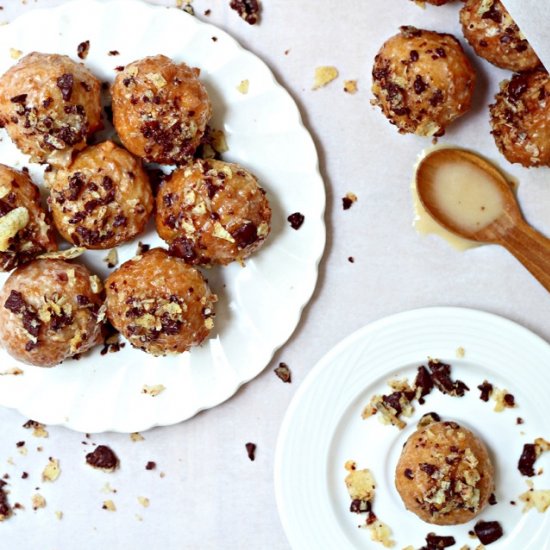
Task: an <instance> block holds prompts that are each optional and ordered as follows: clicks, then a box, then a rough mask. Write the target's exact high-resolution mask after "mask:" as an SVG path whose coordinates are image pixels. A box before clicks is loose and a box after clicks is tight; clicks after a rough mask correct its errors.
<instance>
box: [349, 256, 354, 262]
mask: <svg viewBox="0 0 550 550" xmlns="http://www.w3.org/2000/svg"><path fill="white" fill-rule="evenodd" d="M348 262H349V263H350V264H352V263H354V262H355V258H354V257H353V256H349V257H348Z"/></svg>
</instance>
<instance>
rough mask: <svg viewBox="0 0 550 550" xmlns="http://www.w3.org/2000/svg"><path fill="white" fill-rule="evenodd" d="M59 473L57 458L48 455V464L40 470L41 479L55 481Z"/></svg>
mask: <svg viewBox="0 0 550 550" xmlns="http://www.w3.org/2000/svg"><path fill="white" fill-rule="evenodd" d="M60 473H61V469H60V468H59V460H57V458H52V457H50V459H49V461H48V464H47V465H46V467H45V468H44V471H43V472H42V481H55V480H56V479H57V478H58V477H59V474H60Z"/></svg>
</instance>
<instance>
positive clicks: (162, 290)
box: [105, 248, 217, 355]
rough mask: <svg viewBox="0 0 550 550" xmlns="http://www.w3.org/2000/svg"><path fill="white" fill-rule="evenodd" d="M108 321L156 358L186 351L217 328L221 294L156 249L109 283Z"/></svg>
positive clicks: (125, 267)
mask: <svg viewBox="0 0 550 550" xmlns="http://www.w3.org/2000/svg"><path fill="white" fill-rule="evenodd" d="M105 288H106V292H107V300H106V304H107V317H108V318H109V321H110V322H111V323H112V325H113V326H114V327H115V328H116V329H117V330H118V331H120V332H121V333H122V334H123V335H124V336H125V337H126V338H127V339H128V340H129V341H130V343H131V344H132V345H133V346H134V347H136V348H139V349H141V350H143V351H146V352H148V353H151V354H153V355H166V354H173V353H183V352H184V351H187V350H188V349H189V348H190V347H191V346H197V345H199V344H200V343H202V342H203V340H204V339H205V338H206V337H207V336H208V334H209V333H210V330H211V329H212V327H213V324H214V323H213V315H214V302H215V301H216V299H217V298H216V296H215V295H214V294H212V293H211V292H210V289H209V287H208V284H207V282H206V281H205V279H204V277H203V276H202V275H201V273H200V272H199V271H198V270H197V269H195V268H194V267H191V266H189V265H187V264H185V262H184V261H183V260H180V259H179V258H174V257H172V256H169V255H168V253H167V252H166V251H165V250H162V249H160V248H155V249H153V250H150V251H149V252H146V253H145V254H143V255H142V256H136V257H135V258H134V259H132V260H130V261H128V262H126V263H124V264H122V266H121V267H120V268H119V269H117V270H116V271H114V272H113V273H111V275H110V276H109V278H108V279H107V281H106V283H105Z"/></svg>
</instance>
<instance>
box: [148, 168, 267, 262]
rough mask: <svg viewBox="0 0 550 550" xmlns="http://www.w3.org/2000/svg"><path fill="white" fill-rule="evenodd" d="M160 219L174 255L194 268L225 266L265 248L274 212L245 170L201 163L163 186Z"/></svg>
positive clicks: (160, 229) (159, 199)
mask: <svg viewBox="0 0 550 550" xmlns="http://www.w3.org/2000/svg"><path fill="white" fill-rule="evenodd" d="M155 219H156V224H157V231H158V233H159V235H160V236H161V237H162V238H163V239H164V240H165V241H166V242H167V243H169V244H170V245H171V247H170V251H171V253H173V254H174V255H176V256H178V257H181V258H183V259H184V260H185V261H186V262H187V263H191V264H202V265H207V264H222V265H226V264H228V263H230V262H232V261H235V260H237V261H242V260H244V259H245V258H247V257H248V256H250V254H252V252H254V251H255V250H257V249H258V248H259V247H260V246H261V245H262V244H263V242H264V240H265V239H266V237H267V236H268V234H269V231H270V225H269V224H270V221H271V208H270V207H269V203H268V201H267V198H266V196H265V192H264V190H263V189H262V188H261V187H260V186H259V185H258V182H257V180H256V178H255V177H254V176H253V175H252V174H250V173H249V172H248V171H246V170H245V169H244V168H242V167H241V166H239V165H237V164H232V163H228V162H222V161H216V160H208V161H204V160H198V161H195V162H194V163H193V164H191V165H188V166H186V167H183V168H180V169H178V170H176V171H175V172H174V173H173V174H172V176H171V177H170V178H169V179H168V180H167V181H165V182H164V183H163V184H162V186H161V188H160V191H159V193H158V195H157V211H156V217H155Z"/></svg>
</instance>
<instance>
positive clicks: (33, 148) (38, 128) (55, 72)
mask: <svg viewBox="0 0 550 550" xmlns="http://www.w3.org/2000/svg"><path fill="white" fill-rule="evenodd" d="M100 88H101V84H100V82H99V81H98V80H97V78H95V77H94V76H93V75H92V73H90V71H88V69H86V68H85V67H84V65H82V64H80V63H75V62H74V61H73V60H72V59H70V58H69V57H67V56H65V55H57V54H44V53H38V52H33V53H31V54H29V55H26V56H25V57H23V58H22V59H21V60H20V61H19V62H18V63H17V64H16V65H14V66H13V67H11V68H10V69H9V70H8V71H7V72H6V73H4V75H3V76H2V77H1V78H0V123H1V124H2V126H4V127H5V128H6V131H7V132H8V134H9V136H10V138H11V139H12V140H13V141H14V143H15V144H16V145H17V147H18V148H19V149H20V150H21V151H23V153H27V154H29V155H30V157H31V161H33V162H42V163H44V162H48V163H50V164H53V165H63V166H64V165H67V164H68V163H69V162H70V160H71V154H72V152H73V151H74V150H79V149H82V148H84V147H85V146H86V138H87V137H88V136H90V135H91V134H92V133H93V132H95V131H96V130H98V129H100V128H101V127H102V122H101V104H100Z"/></svg>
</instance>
